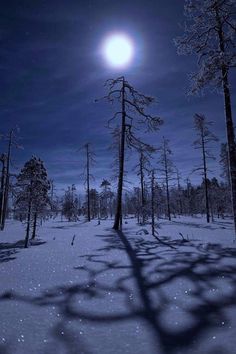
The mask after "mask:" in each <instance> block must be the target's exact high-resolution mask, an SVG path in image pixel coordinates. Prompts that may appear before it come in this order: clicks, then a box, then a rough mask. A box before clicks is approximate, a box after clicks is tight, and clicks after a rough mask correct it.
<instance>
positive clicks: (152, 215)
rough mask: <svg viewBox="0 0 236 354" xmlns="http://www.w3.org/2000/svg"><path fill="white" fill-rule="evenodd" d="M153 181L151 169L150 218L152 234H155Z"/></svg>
mask: <svg viewBox="0 0 236 354" xmlns="http://www.w3.org/2000/svg"><path fill="white" fill-rule="evenodd" d="M154 181H155V176H154V171H152V180H151V193H152V195H151V218H152V235H153V236H155V212H154V201H155V198H154V192H155V186H154Z"/></svg>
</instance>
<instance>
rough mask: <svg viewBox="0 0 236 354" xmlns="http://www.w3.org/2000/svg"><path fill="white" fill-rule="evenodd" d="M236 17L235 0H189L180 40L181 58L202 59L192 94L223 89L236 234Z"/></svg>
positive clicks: (186, 5)
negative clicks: (233, 89)
mask: <svg viewBox="0 0 236 354" xmlns="http://www.w3.org/2000/svg"><path fill="white" fill-rule="evenodd" d="M235 13H236V6H235V0H201V1H191V0H186V4H185V15H186V17H187V21H188V23H187V24H186V25H185V34H184V35H183V36H182V37H180V38H177V39H176V44H177V46H178V51H179V54H193V53H195V54H196V55H197V57H198V69H199V70H198V71H197V72H196V73H195V74H193V75H192V82H193V87H192V92H196V91H199V90H201V89H203V88H204V87H205V86H208V85H209V84H212V85H213V87H214V89H215V87H216V86H219V87H222V91H223V97H224V110H225V122H226V135H227V145H228V155H229V170H230V188H231V200H232V211H233V217H234V227H235V232H236V147H235V133H234V124H233V116H232V107H231V93H230V84H229V71H230V70H231V69H232V68H235V67H236V45H235V42H236V25H235ZM235 234H236V233H235Z"/></svg>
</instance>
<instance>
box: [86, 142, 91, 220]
mask: <svg viewBox="0 0 236 354" xmlns="http://www.w3.org/2000/svg"><path fill="white" fill-rule="evenodd" d="M86 154H87V166H86V168H87V219H88V221H90V220H91V214H90V186H89V145H88V144H86Z"/></svg>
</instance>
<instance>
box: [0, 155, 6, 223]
mask: <svg viewBox="0 0 236 354" xmlns="http://www.w3.org/2000/svg"><path fill="white" fill-rule="evenodd" d="M1 162H2V174H1V194H0V225H2V221H3V209H4V190H5V183H6V166H5V158H4V156H3V157H2V160H1Z"/></svg>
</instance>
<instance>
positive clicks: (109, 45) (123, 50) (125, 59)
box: [103, 33, 134, 68]
mask: <svg viewBox="0 0 236 354" xmlns="http://www.w3.org/2000/svg"><path fill="white" fill-rule="evenodd" d="M133 54H134V46H133V43H132V41H131V39H130V38H129V37H128V36H127V35H125V34H120V33H119V34H112V35H110V36H109V37H107V38H106V39H105V41H104V45H103V55H104V57H105V59H106V61H107V63H108V64H109V65H110V66H113V67H117V68H121V67H126V66H127V65H128V64H129V63H130V62H131V60H132V58H133Z"/></svg>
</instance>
